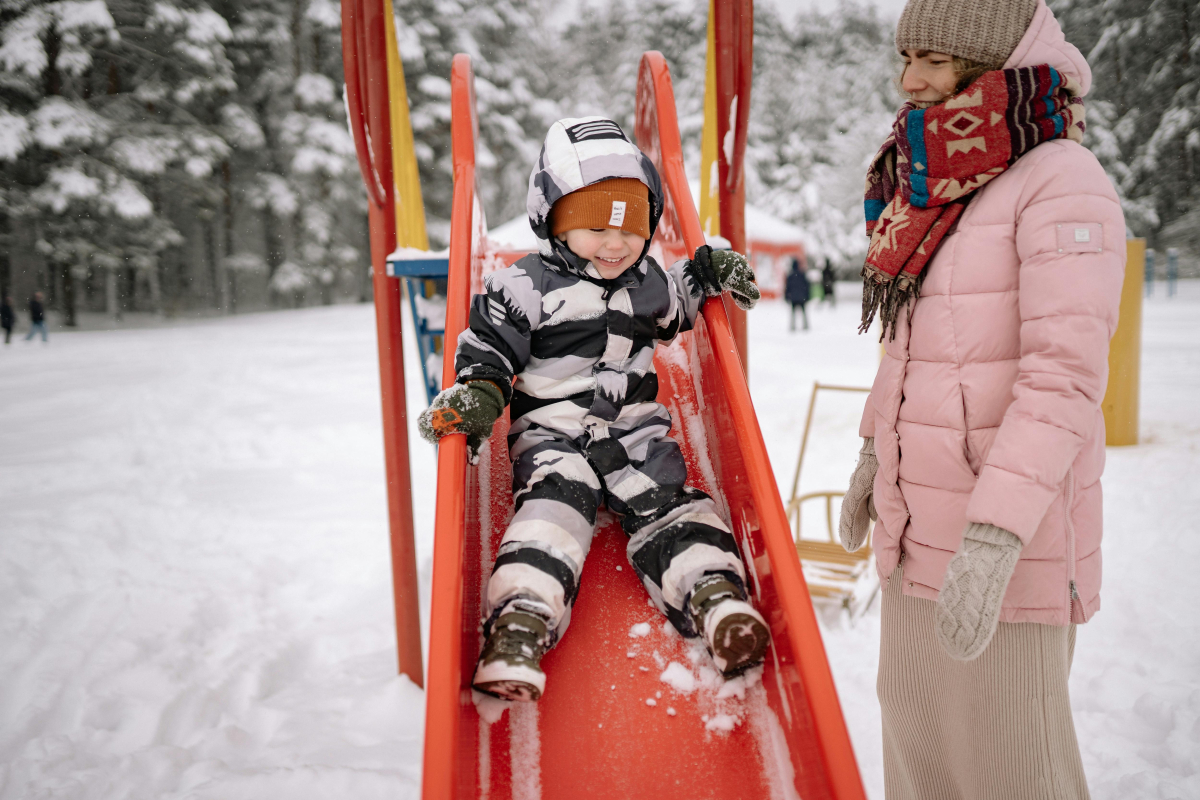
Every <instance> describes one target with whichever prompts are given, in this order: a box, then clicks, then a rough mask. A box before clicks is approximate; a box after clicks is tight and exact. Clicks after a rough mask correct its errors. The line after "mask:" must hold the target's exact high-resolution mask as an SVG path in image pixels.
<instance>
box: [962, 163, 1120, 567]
mask: <svg viewBox="0 0 1200 800" xmlns="http://www.w3.org/2000/svg"><path fill="white" fill-rule="evenodd" d="M1039 151H1043V152H1038V151H1035V152H1034V153H1031V154H1030V155H1029V156H1027V158H1034V159H1035V161H1034V162H1031V163H1030V164H1028V165H1024V166H1026V169H1027V175H1028V177H1027V180H1026V183H1025V185H1024V190H1023V192H1022V194H1021V197H1020V200H1019V201H1018V215H1017V225H1016V247H1017V255H1018V257H1019V258H1020V262H1021V267H1020V273H1019V281H1020V289H1019V297H1018V305H1019V310H1020V324H1021V327H1020V339H1021V350H1020V362H1019V366H1018V376H1017V380H1016V384H1015V386H1014V387H1013V401H1012V403H1011V405H1009V407H1008V410H1007V411H1006V412H1005V414H1004V418H1003V421H1002V423H1001V425H1000V428H999V430H998V431H997V433H996V438H995V442H994V443H993V445H992V448H991V450H990V451H989V453H988V455H987V458H986V460H985V462H984V464H983V466H982V469H981V470H980V473H979V480H978V482H977V483H976V486H975V489H974V492H973V493H972V495H971V500H970V503H969V505H968V506H967V519H968V521H970V522H980V523H989V524H992V525H997V526H999V527H1001V528H1004V529H1005V530H1009V531H1012V532H1013V533H1015V534H1016V535H1017V536H1018V537H1020V538H1021V540H1022V541H1023V542H1025V543H1028V542H1029V541H1030V540H1031V539H1032V538H1033V536H1034V533H1035V532H1036V531H1037V529H1038V526H1039V525H1040V523H1041V521H1042V518H1043V517H1044V516H1045V515H1046V512H1047V510H1048V509H1049V507H1050V504H1051V503H1052V502H1053V501H1054V498H1055V497H1056V496H1057V495H1058V494H1059V492H1060V491H1061V489H1062V486H1063V484H1064V481H1065V479H1066V476H1067V471H1068V470H1069V469H1070V467H1071V465H1072V463H1073V462H1074V461H1075V458H1076V457H1077V456H1078V454H1079V452H1080V451H1081V450H1082V448H1083V445H1084V443H1085V442H1086V441H1087V439H1088V438H1089V436H1090V435H1091V434H1092V433H1093V431H1094V428H1095V426H1096V424H1097V418H1098V417H1099V414H1098V411H1099V408H1100V403H1101V401H1102V400H1103V399H1104V392H1105V389H1106V386H1107V382H1108V346H1109V340H1110V339H1111V338H1112V335H1113V333H1114V332H1115V331H1116V326H1117V313H1118V309H1119V306H1120V298H1121V286H1122V282H1123V280H1124V275H1125V219H1124V215H1123V214H1122V212H1121V206H1120V203H1119V201H1118V199H1117V195H1116V192H1115V191H1114V190H1113V187H1112V184H1111V183H1110V181H1109V179H1108V177H1107V176H1106V175H1105V174H1104V171H1103V169H1102V168H1101V167H1100V164H1099V162H1097V161H1096V159H1095V157H1094V156H1093V155H1092V154H1091V153H1090V152H1088V151H1087V150H1085V149H1084V148H1083V147H1081V146H1079V145H1077V144H1074V143H1071V142H1062V141H1060V142H1054V143H1051V144H1049V145H1043V146H1042V148H1039ZM1039 157H1040V158H1039ZM1017 166H1022V165H1020V164H1018V165H1017ZM1014 168H1016V167H1014ZM1100 424H1103V423H1100Z"/></svg>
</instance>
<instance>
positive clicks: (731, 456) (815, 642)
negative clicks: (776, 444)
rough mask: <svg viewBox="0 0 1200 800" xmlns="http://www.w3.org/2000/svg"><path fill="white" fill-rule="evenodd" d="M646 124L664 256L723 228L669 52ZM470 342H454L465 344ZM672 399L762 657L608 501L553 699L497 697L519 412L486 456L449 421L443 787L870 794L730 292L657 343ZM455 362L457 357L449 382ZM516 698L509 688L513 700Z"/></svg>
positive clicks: (440, 554) (469, 259)
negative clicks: (718, 663)
mask: <svg viewBox="0 0 1200 800" xmlns="http://www.w3.org/2000/svg"><path fill="white" fill-rule="evenodd" d="M472 84H473V79H472V75H471V67H470V62H469V60H468V59H467V57H466V56H463V55H460V56H457V57H456V58H455V61H454V66H453V71H452V76H451V85H452V93H453V94H452V107H453V123H452V125H453V140H454V206H453V218H452V222H451V244H450V281H449V292H448V293H449V301H448V309H447V319H446V336H447V342H453V341H454V340H455V338H456V337H457V335H458V333H459V332H460V331H461V330H462V329H463V327H465V325H466V322H467V310H468V303H469V300H470V295H471V293H472V292H476V291H479V290H480V288H481V284H482V275H483V272H484V269H485V262H486V261H487V259H486V258H485V254H484V246H485V241H486V239H485V234H484V230H483V227H484V226H483V215H482V213H481V211H480V209H479V205H478V201H477V199H476V196H475V151H474V139H475V133H476V130H477V122H476V119H475V114H474V91H473V85H472ZM637 138H638V143H639V145H640V146H641V147H642V149H643V150H644V151H645V152H646V153H648V154H649V155H650V156H651V157H652V158H653V159H654V161H655V163H656V164H657V165H658V168H659V170H660V171H661V172H662V176H663V181H664V184H665V186H666V189H667V198H668V199H667V209H666V213H665V214H664V217H663V221H662V223H661V225H660V226H659V229H658V233H657V234H656V242H655V244H656V247H657V248H659V249H660V250H661V256H662V257H663V259H664V260H665V261H666V262H667V263H670V262H671V261H672V260H673V259H675V258H677V257H679V256H681V255H683V254H685V253H690V252H692V251H693V250H694V249H695V248H696V247H697V246H698V245H700V244H701V243H702V242H703V241H704V239H703V235H702V233H701V229H700V223H699V219H698V217H697V215H696V210H695V207H694V206H693V205H692V200H691V195H690V193H689V191H688V186H687V181H686V178H685V176H684V171H683V159H682V153H681V149H680V142H679V129H678V124H677V122H676V118H675V98H674V93H673V91H672V89H671V78H670V73H669V72H668V70H667V66H666V62H665V61H664V59H663V57H662V55H661V54H659V53H656V52H652V53H647V54H646V55H645V56H644V57H643V58H642V62H641V68H640V73H639V78H638V97H637ZM451 346H452V345H451ZM656 364H657V368H658V375H659V385H660V389H659V395H658V399H659V401H660V402H662V403H664V404H665V405H666V406H667V407H668V408H669V409H670V410H671V414H672V416H673V418H674V421H675V427H674V429H673V430H672V435H673V436H674V437H675V438H676V439H677V440H678V441H679V443H680V444H681V445H682V447H683V452H684V454H685V456H686V458H687V462H688V470H689V475H690V480H691V482H692V483H693V484H695V485H697V486H699V487H700V488H702V489H704V490H705V491H707V492H709V493H710V494H712V495H713V496H714V497H715V498H716V499H717V501H718V504H720V505H721V506H722V507H723V509H722V510H723V511H724V512H725V513H727V515H728V518H729V520H730V522H731V523H732V525H733V530H734V532H735V535H736V536H737V538H738V542H739V545H740V546H741V548H742V554H743V556H744V558H745V560H746V563H747V565H748V567H749V574H750V578H751V583H752V589H753V592H754V597H755V601H756V602H757V604H758V606H759V608H761V609H762V610H763V612H764V614H765V616H766V617H767V619H768V621H769V623H770V625H771V631H772V634H773V637H774V641H773V644H772V647H771V649H770V650H769V651H768V658H767V663H766V666H765V668H764V669H763V670H762V673H761V676H757V675H756V676H750V677H748V678H745V677H744V678H741V679H739V680H738V681H734V682H731V683H728V684H724V683H722V682H721V681H720V680H718V679H717V678H716V676H715V673H714V672H713V671H712V670H711V668H710V667H709V666H708V665H707V660H706V659H707V656H705V655H704V654H703V653H702V652H701V650H700V649H699V647H698V646H697V645H696V644H695V643H691V642H688V641H686V640H684V639H682V638H681V637H679V636H678V635H677V634H675V633H674V632H673V631H671V630H670V628H669V626H667V625H666V624H665V620H664V618H663V617H662V616H661V615H659V614H658V612H657V611H655V610H654V609H653V608H652V607H651V606H650V605H649V603H648V600H647V597H646V592H645V590H644V589H643V587H642V586H641V584H640V582H639V581H638V579H637V578H636V576H635V575H634V573H633V570H632V568H631V567H630V566H629V565H628V564H627V563H626V561H625V543H626V537H625V535H624V533H623V532H622V531H621V528H620V526H619V525H618V524H617V523H616V521H615V518H614V517H611V516H607V515H606V512H602V513H601V519H600V521H599V530H598V531H597V533H596V538H595V542H594V544H593V546H592V551H591V554H590V555H589V556H588V560H587V564H586V566H585V567H584V570H583V578H582V582H581V590H580V594H579V599H578V602H577V604H576V606H575V610H574V612H573V614H572V618H571V626H570V630H569V631H568V632H567V633H566V635H565V636H564V638H563V640H562V641H561V643H560V644H559V645H558V646H557V647H556V648H555V649H554V650H553V651H551V652H550V653H549V654H548V655H547V656H546V658H545V659H544V660H543V666H544V667H545V670H546V674H547V684H546V693H545V695H544V696H543V697H542V699H541V700H540V701H539V702H537V703H516V704H511V705H508V704H501V703H500V702H499V701H495V700H491V699H490V698H489V699H486V700H485V702H482V703H481V704H479V705H477V703H478V702H479V699H480V698H479V697H473V694H472V691H471V689H470V679H471V674H472V671H473V669H474V664H475V659H476V657H477V656H478V653H479V648H480V645H481V633H480V617H481V610H480V598H481V595H482V593H483V588H484V585H485V583H486V581H487V578H488V575H489V574H490V572H491V567H492V559H493V556H494V553H495V552H496V548H497V547H498V544H499V542H500V537H501V536H502V535H503V533H504V530H505V527H506V525H507V523H508V520H509V518H510V517H511V515H512V493H511V488H510V487H511V470H510V467H509V462H508V456H507V452H506V448H505V435H506V433H507V427H508V423H507V419H506V418H505V419H502V420H501V421H500V422H499V423H498V424H497V427H496V431H495V433H494V434H493V436H492V439H491V443H490V445H489V446H488V447H486V448H485V450H484V452H483V458H482V459H481V461H480V464H479V466H478V467H470V466H468V465H467V462H466V442H465V439H464V437H462V436H453V437H449V438H447V439H445V440H443V443H442V445H441V447H440V451H439V453H438V496H437V517H436V524H435V527H436V533H435V537H436V538H435V542H434V560H433V598H432V609H431V621H430V646H429V672H428V682H427V695H426V723H425V766H424V786H423V794H422V796H423V798H425V800H434V799H435V798H436V799H437V800H450V798H496V800H508V799H509V798H513V799H514V800H532V799H533V798H547V799H548V800H558V798H572V799H573V798H591V797H597V798H598V797H604V798H652V799H653V800H673V799H674V798H689V800H690V799H692V798H721V800H736V799H737V798H796V797H799V798H804V800H818V799H820V798H837V800H862V798H864V797H865V795H864V793H863V788H862V784H861V781H860V779H859V774H858V769H857V767H856V765H855V761H854V754H853V751H852V750H851V747H850V740H849V736H848V735H847V731H846V726H845V722H844V721H843V718H842V713H841V708H840V706H839V704H838V699H837V694H836V692H835V690H834V684H833V678H832V676H831V675H830V672H829V665H828V663H827V661H826V658H825V650H824V647H823V646H822V644H821V637H820V634H819V631H818V629H817V622H816V618H815V616H814V614H813V610H812V606H811V604H810V602H809V597H808V590H807V588H806V586H805V583H804V577H803V575H802V574H801V571H800V564H799V562H798V560H797V558H796V551H795V548H794V546H793V544H792V539H791V535H790V532H789V529H788V524H787V517H786V515H785V513H784V509H783V504H782V502H781V500H780V496H779V491H778V488H777V486H776V483H775V478H774V475H773V474H772V472H771V466H770V463H769V462H768V460H767V454H766V448H765V445H764V442H763V437H762V432H761V431H760V430H759V426H758V420H757V419H756V417H755V415H754V407H753V404H752V403H751V401H750V393H749V390H748V388H747V386H746V380H745V377H744V375H743V373H742V368H741V365H740V363H739V361H738V356H737V352H736V350H735V347H734V343H733V339H732V336H731V334H730V330H729V320H728V317H727V316H726V313H725V308H724V306H723V305H722V303H721V301H720V300H709V301H708V302H707V303H706V304H705V307H704V311H703V315H702V319H701V320H700V321H699V322H698V323H697V327H696V329H695V331H693V332H692V333H689V334H685V335H683V336H682V337H680V339H679V340H677V341H676V342H675V343H674V344H673V345H672V346H671V347H669V348H660V349H659V353H658V356H657V359H656ZM453 379H454V374H453V361H452V359H450V358H447V359H446V362H445V368H444V373H443V383H444V384H446V385H449V383H450V382H451V381H453ZM506 706H507V707H506Z"/></svg>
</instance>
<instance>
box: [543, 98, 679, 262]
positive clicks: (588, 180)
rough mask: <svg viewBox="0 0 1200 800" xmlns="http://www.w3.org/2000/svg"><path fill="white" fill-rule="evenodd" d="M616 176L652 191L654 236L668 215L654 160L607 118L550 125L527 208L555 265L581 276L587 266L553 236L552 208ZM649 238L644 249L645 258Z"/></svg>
mask: <svg viewBox="0 0 1200 800" xmlns="http://www.w3.org/2000/svg"><path fill="white" fill-rule="evenodd" d="M610 178H634V179H636V180H639V181H641V182H642V183H644V184H645V185H646V187H647V188H648V189H649V190H650V236H651V237H653V236H654V231H655V229H656V228H657V227H658V221H659V219H660V218H661V217H662V212H663V193H662V182H661V181H660V180H659V177H658V170H657V169H655V168H654V164H653V163H651V161H650V159H649V158H647V157H646V155H645V154H644V153H643V152H642V151H641V150H639V149H638V148H637V145H635V144H634V143H633V142H631V141H630V140H629V137H628V136H626V135H625V132H624V131H623V130H621V126H620V125H618V124H617V123H615V122H613V121H612V120H611V119H607V118H605V117H580V118H578V119H561V120H559V121H558V122H555V123H554V124H553V125H551V126H550V131H549V132H548V133H547V134H546V141H545V142H544V143H543V144H542V152H541V154H540V155H539V156H538V160H537V163H536V164H535V165H534V168H533V173H532V174H531V175H530V176H529V196H528V200H527V201H526V210H527V211H528V213H529V225H530V227H531V228H533V233H534V235H535V236H537V239H538V251H539V252H540V253H541V255H542V256H543V257H545V258H546V259H547V260H548V261H549V262H550V263H551V264H555V265H558V266H567V267H570V268H572V269H575V270H578V271H580V272H584V271H586V267H587V264H586V263H585V262H582V261H581V260H580V259H578V258H577V257H576V256H575V254H574V253H572V252H571V251H570V250H569V249H567V247H566V245H564V244H563V243H562V242H559V241H557V240H555V239H554V238H553V237H552V236H551V235H550V209H551V208H552V207H553V206H554V204H555V203H557V202H558V201H559V200H560V199H561V198H562V197H563V196H564V195H567V194H570V193H571V192H573V191H575V190H577V189H582V188H583V187H585V186H591V185H592V184H594V183H599V182H600V181H606V180H609V179H610ZM649 248H650V242H649V240H647V241H646V248H645V249H644V250H643V251H642V258H645V256H646V251H647V250H649Z"/></svg>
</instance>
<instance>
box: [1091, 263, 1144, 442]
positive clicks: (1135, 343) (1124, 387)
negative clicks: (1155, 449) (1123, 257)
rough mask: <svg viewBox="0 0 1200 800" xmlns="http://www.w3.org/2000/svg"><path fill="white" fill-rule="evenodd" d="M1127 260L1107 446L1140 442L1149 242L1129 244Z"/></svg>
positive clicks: (1112, 350) (1111, 372) (1111, 354)
mask: <svg viewBox="0 0 1200 800" xmlns="http://www.w3.org/2000/svg"><path fill="white" fill-rule="evenodd" d="M1126 248H1127V252H1128V261H1127V262H1126V264H1125V283H1124V286H1123V287H1122V288H1121V317H1120V321H1119V322H1118V323H1117V332H1116V333H1115V334H1114V335H1113V339H1112V344H1111V345H1110V347H1109V351H1108V390H1107V391H1106V392H1105V394H1104V402H1103V403H1102V404H1101V407H1102V408H1103V409H1104V427H1105V430H1106V432H1107V437H1106V444H1108V445H1109V446H1110V447H1122V446H1125V445H1131V444H1137V443H1138V401H1139V387H1138V384H1139V380H1140V378H1141V373H1142V276H1143V275H1144V273H1145V270H1146V240H1145V239H1130V240H1128V241H1127V242H1126Z"/></svg>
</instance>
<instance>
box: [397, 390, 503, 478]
mask: <svg viewBox="0 0 1200 800" xmlns="http://www.w3.org/2000/svg"><path fill="white" fill-rule="evenodd" d="M503 411H504V394H503V393H502V392H501V391H500V387H499V386H497V385H496V384H494V383H492V382H491V381H470V382H468V383H465V384H462V383H456V384H454V385H453V386H451V387H450V388H449V389H446V390H444V391H442V393H441V394H439V395H438V396H437V397H435V398H433V403H432V404H430V406H429V408H427V409H425V410H424V411H422V412H421V416H420V417H418V418H417V429H418V430H419V431H420V432H421V438H423V439H424V440H425V441H427V442H429V443H431V444H437V443H438V440H440V439H441V438H442V437H443V436H449V435H450V434H452V433H465V434H466V435H467V457H468V458H469V459H470V461H471V463H472V464H475V463H477V462H478V461H479V448H480V447H482V446H483V443H484V442H485V441H486V440H487V438H488V437H489V436H491V435H492V425H494V424H495V422H496V420H497V419H498V418H499V417H500V414H501V413H503Z"/></svg>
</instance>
